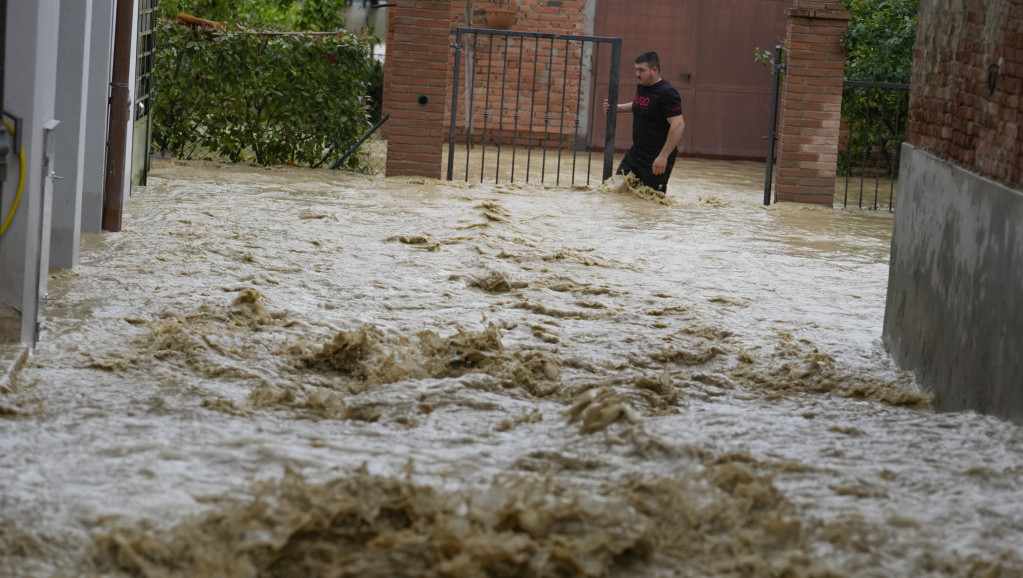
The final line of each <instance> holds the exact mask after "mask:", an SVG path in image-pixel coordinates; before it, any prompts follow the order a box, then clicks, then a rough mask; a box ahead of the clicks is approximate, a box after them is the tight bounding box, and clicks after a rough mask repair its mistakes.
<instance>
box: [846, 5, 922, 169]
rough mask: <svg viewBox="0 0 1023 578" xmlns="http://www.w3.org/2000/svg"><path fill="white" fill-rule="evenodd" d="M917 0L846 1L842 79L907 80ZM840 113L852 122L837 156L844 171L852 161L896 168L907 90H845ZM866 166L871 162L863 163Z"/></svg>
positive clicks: (906, 109) (903, 138)
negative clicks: (865, 163) (895, 162)
mask: <svg viewBox="0 0 1023 578" xmlns="http://www.w3.org/2000/svg"><path fill="white" fill-rule="evenodd" d="M918 2H919V0H847V1H846V9H847V10H848V11H849V13H850V14H851V15H852V19H851V20H850V21H849V26H848V28H847V29H846V32H845V34H844V35H843V36H842V49H843V50H844V51H845V56H846V61H845V77H846V79H847V80H857V81H862V82H885V83H898V84H906V83H909V79H910V74H911V72H912V66H913V43H914V40H915V38H916V13H917V6H918ZM842 115H843V117H845V119H846V121H847V122H848V123H849V126H850V135H849V140H848V142H846V143H845V150H843V151H842V154H841V156H840V158H839V167H840V171H841V172H843V173H845V172H846V171H847V170H848V169H847V168H846V167H849V166H851V165H852V164H853V160H855V159H859V160H860V161H871V160H872V161H873V166H877V167H879V168H881V169H882V170H885V171H886V172H894V171H895V170H896V167H895V165H894V163H893V161H894V160H895V159H896V152H897V150H896V149H897V148H898V146H899V145H900V143H902V141H903V140H905V137H906V119H907V117H908V115H909V92H908V91H906V90H880V89H868V88H847V89H846V90H845V92H844V94H843V95H842ZM867 164H870V163H869V162H867Z"/></svg>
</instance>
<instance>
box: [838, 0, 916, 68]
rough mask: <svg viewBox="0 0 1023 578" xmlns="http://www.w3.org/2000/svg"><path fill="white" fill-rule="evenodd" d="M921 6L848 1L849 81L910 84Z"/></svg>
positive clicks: (897, 0)
mask: <svg viewBox="0 0 1023 578" xmlns="http://www.w3.org/2000/svg"><path fill="white" fill-rule="evenodd" d="M918 2H919V0H847V3H846V4H847V9H848V11H849V13H850V14H851V15H852V19H851V20H850V22H849V27H848V28H847V29H846V31H845V34H844V35H842V49H843V50H844V51H845V58H846V61H845V76H846V78H848V79H849V80H862V81H867V82H909V75H910V71H911V68H912V64H913V41H914V40H915V38H916V12H917V5H918Z"/></svg>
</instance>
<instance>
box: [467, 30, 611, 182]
mask: <svg viewBox="0 0 1023 578" xmlns="http://www.w3.org/2000/svg"><path fill="white" fill-rule="evenodd" d="M469 34H471V35H474V37H477V38H478V37H479V35H488V36H490V37H491V38H493V37H504V54H505V57H506V58H507V56H508V46H509V44H510V41H511V39H512V38H521V39H522V41H521V42H520V43H519V55H520V63H519V66H518V77H517V83H516V87H521V86H522V65H521V64H522V63H521V55H522V49H523V46H524V44H525V42H526V39H528V38H531V39H533V41H534V58H533V88H534V90H533V91H532V92H533V97H532V99H531V101H530V113H529V120H530V123H529V135H530V136H529V145H528V148H527V154H526V182H529V169H530V163H531V161H532V149H533V137H532V132H533V119H534V118H535V116H534V115H535V111H536V91H535V86H536V67H537V60H538V59H537V58H535V56H536V55H538V54H539V50H540V41H541V39H542V40H545V41H549V42H550V47H549V48H550V49H549V50H548V66H547V69H548V75H549V76H550V75H551V74H552V73H553V67H554V53H555V42H557V41H564V42H565V66H564V71H565V72H566V76H567V72H568V59H569V53H570V50H569V48H570V44H571V42H579V43H581V45H582V46H581V47H580V62H579V79H578V86H577V91H576V100H575V102H576V104H577V105H578V104H579V103H580V102H581V99H582V86H583V70H584V68H585V60H586V51H585V49H584V47H585V44H586V43H592V44H593V45H594V48H595V52H594V54H593V56H592V58H593V62H595V63H599V62H600V45H601V44H610V45H611V68H610V76H609V82H608V101H609V102H610V103H611V109H610V110H609V112H608V116H607V125H606V127H607V128H606V130H605V135H604V167H603V179H604V180H607V179H608V178H610V177H611V174H612V172H613V165H614V142H615V127H616V124H617V109H616V106H615V105H616V104H617V102H618V83H619V80H620V75H621V54H622V39H621V38H610V37H605V36H582V35H571V34H549V33H540V32H521V31H513V30H493V29H488V28H458V29H456V36H455V43H454V44H452V47H454V48H455V61H454V74H453V81H452V91H451V118H450V134H449V138H448V169H447V180H449V181H450V180H453V176H454V175H453V173H454V156H455V135H456V131H457V123H458V82H459V75H460V67H461V56H462V49H463V48H464V47H465V43H464V42H463V36H464V35H469ZM493 48H494V43H493V41H491V42H490V43H489V45H488V49H487V80H486V90H487V97H488V104H489V95H490V81H491V77H492V74H491V72H492V66H493ZM507 68H508V67H507V66H503V67H502V71H501V98H500V101H501V104H500V108H501V111H502V112H503V111H504V98H505V84H506V79H507ZM595 81H596V78H595V77H594V78H593V82H594V87H595ZM467 82H472V84H471V86H470V87H469V103H468V107H469V118H468V120H467V126H466V156H465V164H466V170H465V180H466V181H467V182H468V180H469V162H470V159H469V149H470V147H471V144H472V143H471V142H470V141H471V126H472V123H473V118H472V106H473V102H474V97H475V89H476V82H475V80H474V79H473V80H468V79H467ZM567 90H568V83H567V82H562V93H561V102H562V105H563V104H564V102H565V97H566V96H567ZM521 92H522V91H521V88H517V89H516V91H515V114H514V117H513V118H514V124H513V128H512V161H511V162H512V166H511V173H510V178H511V181H512V182H514V181H515V149H516V147H517V144H518V125H519V119H520V104H521V101H520V99H521ZM551 92H552V91H551V90H548V91H547V102H546V104H545V107H546V111H545V114H544V134H543V140H542V142H543V156H542V164H541V169H540V182H543V180H544V177H545V173H546V168H547V145H548V132H549V129H550V122H551V115H550V99H551ZM591 94H594V95H595V89H594V90H592V91H591ZM594 100H595V98H591V106H590V121H589V125H588V127H589V130H590V131H592V130H593V115H594V110H595V108H596V106H594V103H593V101H594ZM489 117H490V111H489V108H485V109H484V111H483V134H482V135H481V146H482V151H481V157H482V160H481V169H480V182H483V179H484V172H485V171H484V170H483V168H484V167H485V166H486V137H487V129H488V120H489ZM504 117H505V115H504V114H499V115H498V131H499V132H500V133H501V136H499V137H498V138H497V139H496V140H497V168H496V171H495V177H494V182H495V183H496V182H498V180H499V179H500V167H501V139H502V138H503V136H504ZM574 122H575V132H574V135H573V136H574V138H575V140H576V143H578V139H579V128H580V124H581V119H580V116H579V107H577V109H576V114H575V119H574ZM558 130H559V135H560V136H561V137H562V138H564V135H565V115H564V114H562V115H561V126H560V127H559V129H558ZM562 148H563V147H561V146H559V147H558V157H557V162H558V164H557V177H556V181H555V182H556V184H558V185H560V183H561V152H562ZM576 148H577V147H575V146H573V150H572V184H575V169H576V152H577V151H576ZM587 160H588V165H587V169H588V170H587V177H586V182H587V184H589V179H590V170H589V169H590V168H591V167H592V158H591V155H590V154H589V151H587Z"/></svg>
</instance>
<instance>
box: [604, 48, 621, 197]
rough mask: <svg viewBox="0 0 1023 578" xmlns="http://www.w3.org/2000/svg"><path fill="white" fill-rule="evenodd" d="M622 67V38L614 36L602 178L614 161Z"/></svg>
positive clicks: (608, 171)
mask: <svg viewBox="0 0 1023 578" xmlns="http://www.w3.org/2000/svg"><path fill="white" fill-rule="evenodd" d="M621 68H622V39H621V38H615V39H614V42H612V43H611V75H610V77H609V78H608V83H607V101H608V102H609V103H611V108H610V110H608V111H607V128H606V129H605V131H604V177H603V178H604V180H605V181H606V180H608V179H610V178H611V174H612V173H614V163H615V130H616V126H617V123H618V82H619V80H620V78H621Z"/></svg>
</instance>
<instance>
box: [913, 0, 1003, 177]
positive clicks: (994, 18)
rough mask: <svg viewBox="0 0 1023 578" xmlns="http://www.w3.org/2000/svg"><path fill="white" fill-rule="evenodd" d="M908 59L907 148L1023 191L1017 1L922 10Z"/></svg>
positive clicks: (936, 4) (941, 4)
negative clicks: (992, 74)
mask: <svg viewBox="0 0 1023 578" xmlns="http://www.w3.org/2000/svg"><path fill="white" fill-rule="evenodd" d="M915 52H916V53H915V55H914V60H913V77H912V80H911V88H910V117H909V124H908V126H907V137H906V140H907V141H908V142H909V143H910V144H912V145H914V146H916V147H918V148H922V149H926V150H928V151H930V152H932V153H934V154H935V155H937V156H939V157H940V158H942V159H943V160H946V161H950V162H953V163H955V164H959V165H962V166H965V167H968V168H970V169H972V170H974V171H976V172H978V173H980V174H981V175H984V176H986V177H988V178H991V179H993V180H995V181H998V182H1000V183H1002V184H1004V185H1007V186H1010V187H1013V188H1017V189H1019V188H1023V180H1021V178H1023V177H1021V173H1020V170H1021V169H1020V167H1021V166H1023V144H1021V143H1023V133H1021V129H1023V127H1021V123H1020V121H1021V114H1020V107H1021V105H1023V102H1021V97H1020V95H1021V92H1023V0H1000V1H990V0H956V1H954V2H953V1H951V0H932V1H930V2H921V3H920V13H919V17H918V21H917V39H916V46H915ZM991 65H997V66H998V76H997V83H996V85H995V89H994V92H991V91H990V90H989V87H988V78H989V71H988V67H989V66H991Z"/></svg>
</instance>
